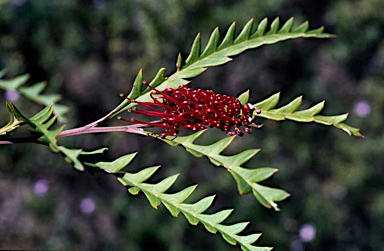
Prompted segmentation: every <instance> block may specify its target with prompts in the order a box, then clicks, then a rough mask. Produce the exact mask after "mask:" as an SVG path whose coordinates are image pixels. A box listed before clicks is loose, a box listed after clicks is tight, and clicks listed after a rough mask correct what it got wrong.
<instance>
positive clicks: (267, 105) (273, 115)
mask: <svg viewBox="0 0 384 251" xmlns="http://www.w3.org/2000/svg"><path fill="white" fill-rule="evenodd" d="M279 99H280V93H276V94H274V95H272V96H271V97H269V98H267V99H265V100H263V101H260V102H258V103H256V104H254V106H255V107H258V108H259V109H260V110H261V113H260V114H256V113H255V114H254V115H255V116H257V117H262V118H266V119H271V120H285V119H288V120H293V121H297V122H315V123H319V124H323V125H332V126H334V127H336V128H339V129H341V130H343V131H345V132H346V133H348V134H349V135H351V136H357V137H364V136H363V135H362V134H361V133H360V129H358V128H354V127H351V126H348V125H345V124H343V123H342V122H344V121H345V120H346V119H347V117H348V114H342V115H336V116H322V115H318V114H319V113H320V112H321V111H322V110H323V108H324V101H322V102H320V103H318V104H316V105H314V106H312V107H310V108H307V109H305V110H298V109H299V108H300V106H301V103H302V97H298V98H296V99H294V100H293V101H291V102H289V103H288V104H286V105H284V106H282V107H280V108H275V107H276V105H277V104H278V102H279Z"/></svg>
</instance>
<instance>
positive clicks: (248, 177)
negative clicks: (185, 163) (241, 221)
mask: <svg viewBox="0 0 384 251" xmlns="http://www.w3.org/2000/svg"><path fill="white" fill-rule="evenodd" d="M203 132H204V131H199V132H197V133H194V134H191V135H189V136H182V137H176V138H175V137H173V140H172V143H170V140H168V139H167V138H165V139H163V138H160V139H161V140H163V141H165V142H167V143H170V144H171V145H172V146H175V143H177V144H180V145H182V146H183V147H184V148H185V149H186V150H187V151H188V152H192V153H193V154H194V155H195V156H197V157H200V156H206V157H207V158H208V159H209V160H210V161H211V162H212V163H213V164H214V165H217V166H223V167H225V168H226V169H227V170H228V171H229V172H230V173H231V174H232V176H233V177H234V179H235V181H236V183H237V188H238V190H239V193H240V194H246V193H250V192H251V191H253V192H254V194H257V195H258V196H255V197H256V198H257V199H258V200H259V201H260V202H261V204H262V205H264V206H267V207H268V208H274V209H275V210H278V208H277V206H276V203H275V202H274V201H273V199H275V198H278V199H280V197H278V196H275V197H273V196H272V197H271V196H270V190H266V189H261V188H263V187H262V186H257V185H258V184H257V182H261V181H263V178H264V180H265V179H267V178H269V177H270V176H271V175H272V174H273V173H275V172H276V169H264V168H263V169H261V170H260V171H259V172H257V171H256V170H258V169H250V170H249V171H245V170H246V169H245V168H243V167H241V165H242V164H243V163H245V162H247V161H248V160H250V159H251V158H252V157H253V156H254V155H255V154H257V152H258V151H259V149H248V150H245V151H243V152H240V153H238V154H235V155H232V156H224V155H221V152H223V151H224V150H225V149H226V148H227V147H228V146H229V145H230V143H231V142H232V141H233V139H234V136H232V137H226V138H224V139H222V140H220V141H218V142H216V143H213V144H211V145H198V144H194V141H195V140H196V139H197V138H198V137H199V136H200V135H201V134H202V133H203ZM259 188H260V189H259ZM273 191H274V190H273ZM281 191H282V190H281ZM265 192H267V193H268V194H264V193H265ZM285 193H286V192H285ZM286 194H288V193H286Z"/></svg>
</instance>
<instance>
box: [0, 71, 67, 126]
mask: <svg viewBox="0 0 384 251" xmlns="http://www.w3.org/2000/svg"><path fill="white" fill-rule="evenodd" d="M5 73H6V71H5V70H2V71H0V78H2V77H3V76H4V75H5ZM28 79H29V75H28V74H24V75H21V76H18V77H16V78H13V79H9V80H2V79H0V88H1V89H3V90H16V91H18V92H19V93H20V94H21V95H23V96H25V97H26V98H28V99H29V100H32V101H34V102H36V103H38V104H41V105H45V106H48V105H50V104H53V108H54V112H55V114H56V115H57V116H58V119H59V121H60V122H65V121H66V118H65V114H66V113H67V112H68V107H66V106H64V105H61V104H57V102H58V101H59V100H61V95H59V94H42V92H43V91H44V89H45V88H46V86H47V83H45V82H40V83H36V84H33V85H31V86H24V85H25V84H26V83H27V81H28Z"/></svg>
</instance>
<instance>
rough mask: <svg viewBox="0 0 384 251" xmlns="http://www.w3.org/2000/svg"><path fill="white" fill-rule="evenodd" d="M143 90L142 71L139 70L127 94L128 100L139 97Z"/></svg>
mask: <svg viewBox="0 0 384 251" xmlns="http://www.w3.org/2000/svg"><path fill="white" fill-rule="evenodd" d="M142 88H143V70H142V69H140V71H139V73H138V74H137V76H136V78H135V81H134V82H133V86H132V90H131V92H130V93H129V94H128V98H131V99H135V98H137V97H139V96H140V94H141V89H142Z"/></svg>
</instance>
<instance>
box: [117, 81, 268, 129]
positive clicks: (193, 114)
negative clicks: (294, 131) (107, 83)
mask: <svg viewBox="0 0 384 251" xmlns="http://www.w3.org/2000/svg"><path fill="white" fill-rule="evenodd" d="M150 88H152V87H150ZM152 90H153V91H152V92H151V93H150V96H151V98H152V99H153V103H151V102H140V101H135V100H132V99H130V100H131V101H132V102H135V103H137V104H139V105H141V106H143V107H145V108H147V110H143V109H138V108H136V107H134V108H132V109H131V110H130V112H132V113H135V114H142V115H146V116H151V117H156V118H159V120H157V121H152V122H145V121H140V120H137V119H135V118H132V119H129V120H128V119H123V120H124V121H126V122H131V123H135V124H144V125H148V126H153V127H160V128H163V129H164V132H163V133H160V136H175V135H176V134H177V133H178V132H179V129H180V128H181V127H184V128H187V129H190V130H194V131H197V130H203V129H205V128H207V127H217V128H219V129H221V130H223V131H225V132H226V133H227V135H229V136H232V135H240V136H242V135H243V132H242V131H241V130H240V127H241V126H243V131H245V132H247V133H252V129H251V127H256V128H260V127H261V126H262V125H256V124H254V123H252V115H253V112H254V111H256V113H258V114H259V113H260V112H261V111H260V109H258V108H255V107H253V106H252V105H251V104H244V105H242V104H241V103H240V101H239V100H238V99H237V98H233V97H230V96H227V95H223V94H217V93H215V92H213V91H212V90H202V89H197V90H195V89H192V88H189V87H187V86H185V85H182V86H180V87H179V88H177V89H173V88H166V89H165V90H164V91H159V90H157V89H155V88H152ZM128 99H129V98H128ZM233 128H234V130H233Z"/></svg>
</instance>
